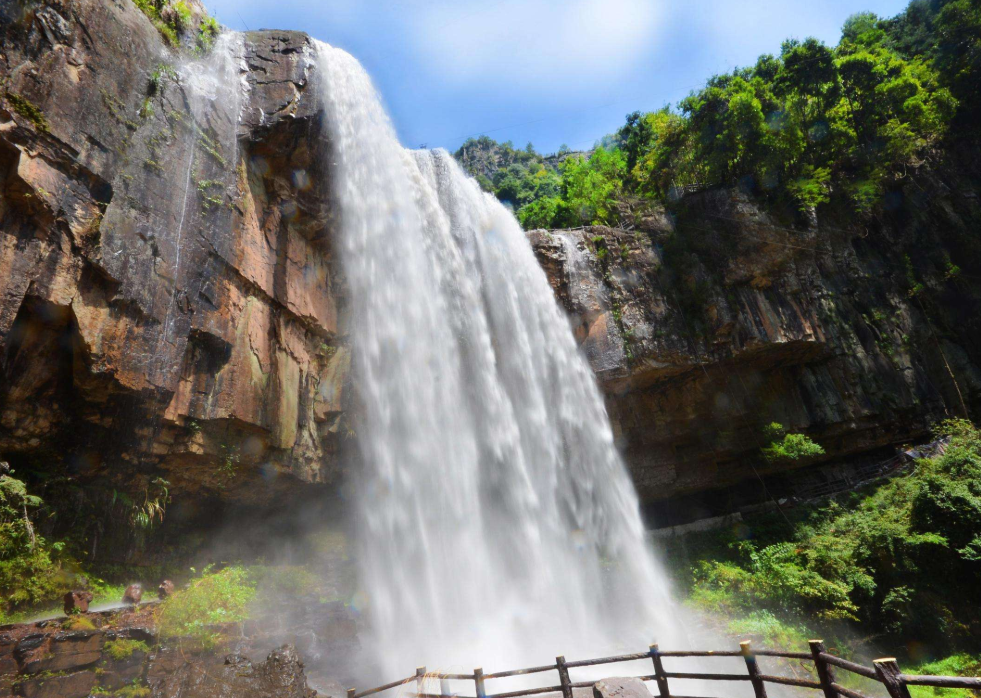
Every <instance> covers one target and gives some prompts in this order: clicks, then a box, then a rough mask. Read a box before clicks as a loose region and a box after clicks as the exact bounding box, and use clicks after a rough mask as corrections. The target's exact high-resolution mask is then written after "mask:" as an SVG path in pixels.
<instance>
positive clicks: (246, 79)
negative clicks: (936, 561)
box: [0, 0, 981, 505]
mask: <svg viewBox="0 0 981 698" xmlns="http://www.w3.org/2000/svg"><path fill="white" fill-rule="evenodd" d="M0 19H2V20H3V21H2V27H3V28H2V30H0V78H2V85H3V87H2V99H0V455H3V456H4V457H5V458H7V459H9V460H10V461H11V462H12V463H14V465H15V467H17V468H18V469H20V470H21V472H26V473H30V472H32V471H33V470H36V469H47V470H48V471H49V472H53V473H55V474H58V475H64V474H68V475H71V476H72V477H73V478H74V479H75V481H79V482H85V483H91V482H96V481H98V482H100V483H101V484H102V485H104V489H105V491H111V490H112V489H115V488H119V489H120V490H125V491H127V492H130V493H131V494H139V493H140V492H146V491H147V490H148V488H149V487H150V485H151V483H152V481H153V479H154V478H156V477H164V478H166V479H167V480H168V481H169V483H170V487H171V491H172V493H174V494H175V495H177V496H175V498H174V499H175V502H188V501H195V500H200V499H201V498H202V497H204V498H207V497H211V498H213V499H214V500H216V501H218V500H220V501H234V502H239V503H244V504H249V505H259V504H263V503H271V502H274V501H280V502H281V501H283V500H282V497H283V496H284V495H291V494H295V493H297V492H301V491H306V490H309V489H310V488H309V487H308V485H309V484H310V483H317V484H323V485H328V486H332V485H336V484H337V483H338V482H339V475H340V473H341V471H342V469H343V466H344V463H345V455H344V449H343V446H344V444H345V443H346V442H347V437H348V436H352V435H353V433H354V430H353V429H352V427H351V426H350V425H349V422H350V421H351V420H350V417H349V416H347V415H348V414H349V413H350V411H351V410H350V406H351V403H352V402H353V400H352V398H351V392H352V391H351V386H350V385H349V379H348V374H349V368H350V352H349V349H348V348H347V346H346V344H345V339H344V329H343V328H344V312H345V299H344V284H343V279H342V278H341V275H340V270H339V269H338V268H337V267H336V266H335V260H334V255H333V253H332V251H331V240H330V237H329V230H330V221H331V205H330V200H329V197H328V181H327V177H326V175H325V172H326V163H327V162H328V157H327V153H326V152H324V150H325V147H326V146H325V145H324V143H325V141H324V139H323V138H322V137H321V134H322V131H323V129H324V124H323V122H322V114H321V112H320V110H319V102H318V100H317V99H316V95H315V94H314V93H315V90H314V89H313V88H312V87H311V85H312V84H314V83H313V82H311V81H312V79H313V76H312V75H311V73H312V68H311V66H310V64H309V63H308V62H307V61H306V59H305V57H304V49H305V47H306V46H307V44H308V41H309V40H308V38H307V37H306V36H305V35H302V34H299V33H293V32H268V31H264V32H252V33H248V34H245V35H243V36H242V37H241V40H242V41H243V42H244V46H243V47H241V51H238V50H237V49H236V50H231V49H235V47H229V46H228V45H227V44H225V43H223V42H225V41H227V39H221V40H219V45H218V46H217V47H216V48H215V49H214V53H213V55H211V56H206V57H204V58H202V59H200V60H198V59H195V58H194V57H193V56H192V55H190V54H189V53H188V52H187V51H186V50H185V51H183V52H175V51H174V50H172V49H170V48H168V47H166V46H165V44H164V42H163V41H162V39H161V37H160V35H159V34H158V32H157V30H156V29H155V28H154V27H153V25H152V24H151V23H150V21H149V20H148V19H147V17H145V16H144V15H143V14H142V13H141V12H140V11H139V10H138V9H137V8H136V7H135V6H134V5H133V4H132V2H130V1H129V0H112V1H110V2H106V1H105V0H48V1H47V2H43V3H41V2H33V3H32V2H21V1H15V0H2V1H0ZM232 40H238V39H237V38H235V37H233V38H232ZM226 49H227V50H226ZM240 55H244V56H245V59H244V62H243V61H241V60H240V59H239V58H230V57H234V56H240ZM223 61H224V62H223ZM240 105H241V113H242V114H243V115H244V116H243V119H242V120H241V121H237V120H236V118H235V115H236V114H237V113H238V112H239V106H240ZM978 179H979V177H978V173H977V172H976V171H971V170H970V167H969V166H961V167H958V166H957V165H956V163H955V164H953V165H951V166H949V167H946V168H945V169H940V170H930V171H928V170H927V169H926V167H925V166H924V168H922V169H921V171H918V172H911V173H910V175H909V177H908V178H907V179H906V180H905V183H904V184H902V185H900V186H897V187H896V189H895V191H894V192H892V193H891V194H890V197H892V198H891V199H889V205H888V206H887V207H886V209H885V210H884V211H883V212H881V213H880V215H879V216H878V217H874V218H868V219H863V220H858V219H856V218H855V217H853V216H849V215H847V214H845V213H844V212H842V213H840V214H837V213H836V212H835V211H830V212H822V215H821V217H820V219H819V218H817V217H815V216H812V217H811V218H810V219H808V220H804V221H801V220H796V219H795V218H794V217H793V216H788V217H787V218H778V217H777V216H776V214H772V213H767V212H764V210H762V209H761V208H760V207H759V206H758V205H756V204H754V203H753V201H752V200H750V199H749V198H747V197H746V196H745V195H743V194H741V193H739V192H737V191H713V192H701V193H695V194H690V195H688V196H686V197H685V198H684V199H683V200H682V201H681V202H679V203H678V205H677V211H676V212H675V214H673V215H671V216H669V215H668V214H662V215H652V216H649V217H648V218H647V219H645V221H644V222H643V224H642V225H641V226H639V228H638V229H637V230H635V231H632V232H624V231H620V230H613V229H608V228H589V229H585V230H580V231H555V232H551V233H549V232H544V231H538V232H534V233H532V234H531V238H532V241H533V244H534V246H535V248H536V251H537V253H538V255H539V258H540V259H541V261H542V264H543V267H544V268H545V270H546V272H547V273H548V275H549V277H550V279H551V281H552V284H553V286H554V287H555V290H556V293H557V295H558V297H559V298H560V300H561V301H562V302H563V303H564V304H565V305H566V307H567V308H568V309H569V311H570V313H571V314H572V317H573V325H574V327H575V329H576V332H577V333H578V335H579V337H580V339H581V340H582V342H583V348H584V351H585V352H586V353H587V355H588V356H589V359H590V361H591V362H592V364H593V367H594V368H595V370H596V373H597V375H598V376H599V379H600V381H601V384H602V385H603V387H604V389H605V390H606V392H607V394H608V405H609V411H610V415H611V417H612V419H613V422H614V426H615V428H616V431H617V434H618V436H619V438H620V442H621V445H622V448H623V450H624V453H625V455H626V458H627V460H628V462H629V465H630V467H631V469H632V470H633V472H634V476H635V480H636V482H637V485H638V488H639V490H640V494H641V496H642V498H644V499H645V500H656V499H661V498H665V497H669V496H672V495H678V494H684V493H691V492H698V491H702V490H706V489H712V488H721V487H727V486H729V485H733V484H735V483H739V482H746V481H748V480H752V479H754V478H756V477H757V476H758V475H759V474H765V472H766V469H767V467H771V468H773V467H779V468H786V467H787V466H786V464H782V465H779V466H767V465H766V464H764V463H762V462H760V461H759V459H758V457H757V455H758V449H759V447H760V445H761V436H760V428H761V427H762V425H764V424H766V423H768V422H770V421H778V422H781V423H782V424H784V425H785V426H787V427H788V428H790V429H793V430H798V431H806V432H807V433H808V434H810V435H811V436H812V437H813V438H815V439H816V440H817V441H819V442H820V443H821V444H822V445H823V446H824V447H825V449H826V450H827V452H828V453H827V459H837V458H841V457H843V456H848V455H851V454H857V453H863V452H867V451H870V450H873V449H876V448H879V447H884V446H888V445H891V444H895V443H899V442H903V441H907V440H912V439H915V438H918V437H921V436H923V435H924V434H925V433H926V430H927V428H928V425H929V423H930V421H932V420H934V419H936V418H940V417H943V416H946V415H950V416H960V415H961V414H962V413H963V411H964V409H965V408H967V409H970V408H971V407H972V406H975V405H977V404H978V402H979V399H981V369H979V359H981V357H979V353H978V346H981V326H979V321H978V319H977V318H978V314H977V309H978V295H979V284H978V279H979V278H981V269H979V268H978V267H979V260H981V254H979V251H978V247H977V243H976V241H975V237H976V234H975V233H974V232H973V231H976V230H977V227H978V223H979V221H981V206H979V202H978V198H977V191H978V186H977V182H978ZM798 218H799V217H798ZM907 256H908V257H909V262H908V263H907ZM952 264H953V265H959V266H960V267H962V269H961V271H960V273H953V271H952V268H951V267H950V265H952ZM754 469H755V470H754Z"/></svg>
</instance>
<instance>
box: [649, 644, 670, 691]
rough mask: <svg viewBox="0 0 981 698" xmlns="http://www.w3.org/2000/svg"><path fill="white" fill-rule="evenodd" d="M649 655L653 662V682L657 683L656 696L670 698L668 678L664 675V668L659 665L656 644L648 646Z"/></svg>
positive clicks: (659, 657) (659, 656)
mask: <svg viewBox="0 0 981 698" xmlns="http://www.w3.org/2000/svg"><path fill="white" fill-rule="evenodd" d="M650 655H651V661H652V662H654V680H655V681H657V694H658V696H660V698H670V696H671V692H670V691H669V690H668V677H667V676H665V675H664V667H663V666H662V665H661V652H660V650H658V648H657V643H654V644H653V645H651V646H650Z"/></svg>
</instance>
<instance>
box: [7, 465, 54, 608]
mask: <svg viewBox="0 0 981 698" xmlns="http://www.w3.org/2000/svg"><path fill="white" fill-rule="evenodd" d="M42 504H43V502H42V501H41V498H40V497H35V496H33V495H31V494H29V493H28V491H27V486H26V485H25V484H24V483H23V482H21V481H20V480H17V479H16V478H13V477H11V476H9V475H0V599H3V601H2V602H0V623H2V622H4V619H5V617H6V616H7V614H9V613H11V612H12V611H15V610H17V609H19V608H23V607H26V606H29V605H34V604H39V603H44V602H47V601H51V600H53V599H55V598H57V597H58V596H59V595H61V594H63V593H64V591H65V586H66V576H67V575H66V572H65V571H64V570H63V568H62V565H61V561H60V555H61V553H62V551H63V549H64V545H63V544H62V543H53V542H49V541H48V540H46V539H45V538H44V537H42V536H40V535H39V534H38V533H37V531H36V530H35V527H34V522H33V521H32V520H31V515H32V513H33V512H36V511H37V510H38V509H39V508H40V507H41V505H42Z"/></svg>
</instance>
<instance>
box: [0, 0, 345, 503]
mask: <svg viewBox="0 0 981 698" xmlns="http://www.w3.org/2000/svg"><path fill="white" fill-rule="evenodd" d="M0 15H2V16H0V20H2V21H0V27H2V29H0V82H2V90H0V453H2V454H4V456H5V457H6V458H7V459H8V460H10V461H11V462H12V464H13V465H14V466H15V467H16V468H17V469H18V470H19V471H20V472H21V473H22V474H27V475H29V474H30V473H32V472H35V471H37V470H38V469H45V468H46V469H48V470H50V471H53V472H54V473H56V474H58V475H65V474H68V475H70V476H72V477H73V478H75V479H76V480H77V481H79V482H89V483H91V482H96V481H98V482H100V483H102V485H103V489H104V490H105V491H112V490H113V489H118V490H119V491H125V492H129V493H130V495H131V496H133V498H134V499H135V498H137V497H138V496H139V495H140V494H141V493H146V492H150V491H152V489H153V485H152V483H153V481H154V479H155V478H158V477H163V478H165V479H166V480H167V481H168V482H169V487H170V492H171V494H172V495H176V494H178V493H180V494H181V495H182V497H181V498H183V499H184V500H185V501H186V500H187V497H186V496H185V495H187V494H193V495H194V496H196V497H198V498H199V499H200V498H207V497H212V498H216V499H218V500H222V501H237V502H241V503H243V504H262V503H268V502H272V501H274V500H276V499H277V498H278V497H280V496H287V495H289V493H292V492H296V491H298V485H302V484H305V483H318V484H328V485H329V484H331V483H336V481H337V479H338V475H339V473H340V471H341V469H342V465H341V456H340V449H341V446H342V443H343V441H344V439H345V435H346V434H347V433H348V429H349V427H347V426H346V425H345V423H344V418H343V414H344V405H345V404H346V400H347V399H348V387H347V384H346V381H347V374H348V366H349V357H350V352H349V350H348V348H347V347H346V346H345V343H344V337H343V330H342V329H341V319H340V315H341V308H342V305H343V298H342V290H341V288H342V284H340V282H339V281H338V272H337V270H336V269H335V267H334V255H333V253H332V250H331V246H330V240H329V239H328V237H327V236H326V234H325V231H326V230H327V227H328V226H327V223H328V221H329V219H330V215H331V211H330V204H329V201H328V197H327V195H326V192H327V179H326V177H325V176H323V174H322V173H323V172H324V169H325V163H326V162H327V159H326V156H325V153H324V152H321V151H320V150H318V148H320V149H322V148H324V147H325V146H324V140H323V139H322V138H321V137H320V132H321V130H322V127H323V124H322V122H321V115H320V113H319V112H318V110H317V100H316V99H312V98H310V99H304V98H303V96H304V94H305V92H306V90H307V89H308V85H309V84H310V83H309V78H310V76H309V72H310V70H311V69H310V67H309V65H308V64H307V62H306V61H305V60H304V58H303V49H304V48H305V46H306V45H307V43H308V41H309V39H308V37H306V35H303V34H299V33H294V32H268V31H264V32H253V33H249V34H246V35H244V37H243V39H242V40H243V41H244V47H242V49H241V51H239V50H238V49H235V50H228V51H226V52H225V58H224V59H223V58H222V56H221V55H219V54H220V53H221V52H222V51H223V50H225V46H224V44H223V40H219V42H218V45H217V46H216V47H215V48H214V49H213V51H212V55H211V56H206V57H204V58H203V59H201V60H200V61H198V59H197V58H196V57H195V56H194V54H193V52H191V51H190V50H188V49H187V48H183V49H174V48H170V47H169V46H167V45H166V44H165V42H164V41H163V39H162V37H161V35H160V34H159V33H158V31H157V30H156V29H155V28H154V26H153V24H152V23H151V22H150V20H149V19H148V18H147V17H146V16H145V15H144V14H143V13H142V12H141V11H140V10H139V9H137V7H136V6H135V5H134V4H133V3H132V2H130V0H112V1H108V2H107V1H105V0H50V1H46V2H21V1H19V0H3V2H0ZM233 48H234V47H233ZM241 55H244V63H243V62H242V59H241V57H240V56H241ZM228 56H231V58H228ZM222 60H224V61H225V64H224V66H225V67H224V70H226V73H225V74H220V75H216V74H209V73H208V71H209V70H211V71H212V72H214V71H218V70H221V69H222V68H221V65H222ZM214 66H218V67H214ZM228 76H231V77H230V81H231V83H232V84H233V85H235V87H236V88H237V89H233V90H232V97H233V98H232V99H228V98H226V95H225V94H224V93H222V94H219V95H218V97H217V98H214V97H215V95H213V94H212V95H209V94H208V90H209V89H215V88H214V87H213V86H212V87H209V84H208V80H209V79H210V80H212V82H214V81H215V80H217V84H218V85H219V88H220V86H221V85H222V84H225V85H226V86H227V84H228V82H229V79H228ZM236 92H237V94H236ZM235 98H238V99H241V100H243V107H242V114H243V118H242V119H241V121H240V122H237V119H236V116H237V115H236V113H235V111H236V107H237V104H235V103H234V99H235ZM229 102H231V103H229ZM181 498H179V497H174V499H175V500H179V499H181Z"/></svg>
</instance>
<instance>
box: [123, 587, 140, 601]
mask: <svg viewBox="0 0 981 698" xmlns="http://www.w3.org/2000/svg"><path fill="white" fill-rule="evenodd" d="M142 599H143V585H142V584H130V585H129V586H128V587H126V592H125V593H124V594H123V603H131V604H133V605H136V604H138V603H139V602H140V601H141V600H142Z"/></svg>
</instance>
